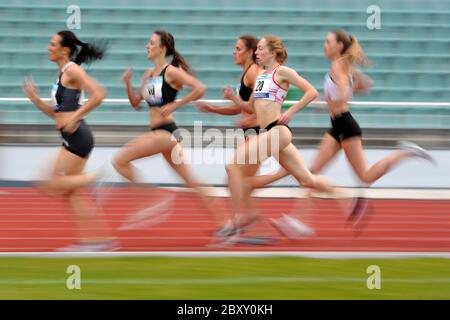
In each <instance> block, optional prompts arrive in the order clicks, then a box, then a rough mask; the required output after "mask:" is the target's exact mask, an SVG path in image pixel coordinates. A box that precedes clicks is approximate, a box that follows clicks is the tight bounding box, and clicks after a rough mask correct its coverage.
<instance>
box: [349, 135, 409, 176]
mask: <svg viewBox="0 0 450 320" xmlns="http://www.w3.org/2000/svg"><path fill="white" fill-rule="evenodd" d="M342 148H343V149H344V151H345V155H346V156H347V159H348V161H349V162H350V165H351V166H352V168H353V170H354V171H355V173H356V174H357V175H358V177H359V179H360V180H361V181H362V182H363V183H366V184H368V185H370V184H372V183H374V182H375V181H377V180H378V179H379V178H381V177H382V176H383V175H385V174H386V173H387V172H388V171H389V170H391V169H392V167H393V166H394V165H396V164H397V163H399V162H400V161H401V160H403V159H405V158H409V157H412V156H413V154H412V153H411V152H409V151H398V152H395V153H393V154H391V155H389V156H387V157H386V158H384V159H383V160H380V161H378V162H377V163H375V164H374V165H373V166H372V167H370V168H369V169H367V160H366V157H365V155H364V150H363V146H362V142H361V137H353V138H350V139H347V140H345V141H343V142H342Z"/></svg>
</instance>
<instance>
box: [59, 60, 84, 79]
mask: <svg viewBox="0 0 450 320" xmlns="http://www.w3.org/2000/svg"><path fill="white" fill-rule="evenodd" d="M64 73H65V74H66V75H68V76H69V77H70V78H77V77H79V76H83V75H85V74H86V71H84V69H83V68H81V67H80V66H79V65H78V64H76V63H74V64H72V65H70V66H69V67H67V69H66V70H65V71H64Z"/></svg>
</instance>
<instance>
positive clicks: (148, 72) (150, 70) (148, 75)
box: [142, 69, 153, 80]
mask: <svg viewBox="0 0 450 320" xmlns="http://www.w3.org/2000/svg"><path fill="white" fill-rule="evenodd" d="M152 73H153V69H147V70H145V72H144V74H143V75H142V78H143V79H144V80H145V79H148V78H150V77H151V76H152Z"/></svg>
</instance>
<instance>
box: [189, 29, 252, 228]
mask: <svg viewBox="0 0 450 320" xmlns="http://www.w3.org/2000/svg"><path fill="white" fill-rule="evenodd" d="M257 45H258V39H257V38H256V37H255V36H252V35H244V36H241V37H239V39H238V40H237V41H236V46H235V49H234V52H233V56H234V63H235V64H237V65H240V66H241V67H242V70H243V72H242V75H241V79H240V83H239V85H238V88H237V90H236V91H237V94H238V95H239V97H240V98H241V99H242V101H249V100H250V97H251V95H252V93H253V87H254V85H255V81H256V77H257V76H258V74H259V72H260V67H259V66H258V64H257V63H256V55H255V51H256V47H257ZM231 90H232V89H230V88H225V90H224V97H225V98H226V99H228V97H227V95H229V93H230V91H231ZM197 107H198V108H199V110H200V111H203V112H211V113H217V114H222V115H237V114H241V119H240V123H239V127H241V128H242V130H243V131H244V135H245V138H246V140H247V139H249V138H250V137H251V136H252V135H253V136H254V135H256V134H258V133H259V127H258V125H257V119H256V116H255V114H254V113H250V112H247V111H246V110H244V109H241V107H240V106H238V105H236V104H235V103H232V104H229V105H226V106H212V105H210V104H208V103H206V102H198V103H197ZM241 168H242V170H243V171H244V172H243V174H244V175H246V176H253V175H254V174H255V173H256V171H257V170H258V168H259V164H254V165H249V166H245V167H244V166H243V167H241ZM227 172H228V171H227ZM246 200H247V201H245V204H246V206H247V207H248V211H249V216H248V217H247V219H246V221H245V222H243V223H242V224H243V225H244V226H245V225H249V224H250V223H252V222H254V221H255V219H256V217H257V215H256V210H255V209H254V206H253V204H252V202H251V198H248V199H246ZM235 224H236V223H233V222H232V221H231V220H229V221H227V223H226V224H225V225H224V226H223V228H222V229H221V230H219V231H218V232H217V233H216V235H218V236H227V235H229V234H230V232H232V231H233V225H235Z"/></svg>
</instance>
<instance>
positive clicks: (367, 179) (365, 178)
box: [358, 173, 374, 184]
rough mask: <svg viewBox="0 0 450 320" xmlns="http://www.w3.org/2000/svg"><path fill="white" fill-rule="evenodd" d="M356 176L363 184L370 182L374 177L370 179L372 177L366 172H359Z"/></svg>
mask: <svg viewBox="0 0 450 320" xmlns="http://www.w3.org/2000/svg"><path fill="white" fill-rule="evenodd" d="M358 177H359V180H361V182H362V183H364V184H372V183H373V182H374V181H373V180H374V179H372V177H370V176H369V175H368V174H367V173H363V174H359V175H358Z"/></svg>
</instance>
